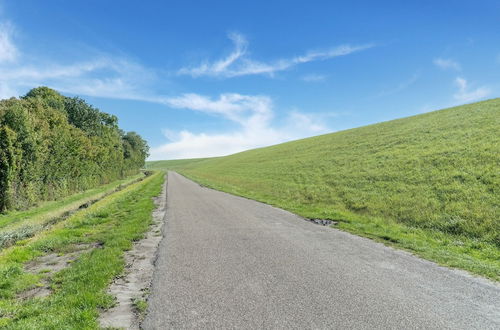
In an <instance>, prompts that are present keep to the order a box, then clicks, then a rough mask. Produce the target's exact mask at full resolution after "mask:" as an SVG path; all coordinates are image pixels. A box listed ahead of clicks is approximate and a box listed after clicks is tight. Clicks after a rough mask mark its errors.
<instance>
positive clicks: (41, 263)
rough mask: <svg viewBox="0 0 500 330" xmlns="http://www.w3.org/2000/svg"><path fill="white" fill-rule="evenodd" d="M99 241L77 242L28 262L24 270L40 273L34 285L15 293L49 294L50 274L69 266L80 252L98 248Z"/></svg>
mask: <svg viewBox="0 0 500 330" xmlns="http://www.w3.org/2000/svg"><path fill="white" fill-rule="evenodd" d="M100 246H101V244H100V243H92V244H77V245H73V246H71V247H70V248H69V252H67V253H64V254H57V253H51V254H47V255H44V256H41V257H39V258H36V259H34V260H32V261H30V262H28V263H27V264H26V265H25V266H24V270H25V271H26V272H28V273H31V274H37V275H42V278H41V280H40V282H39V283H38V284H37V286H36V287H34V288H31V289H28V290H26V291H23V292H21V293H19V294H18V295H17V298H18V299H30V298H42V297H46V296H48V295H50V294H51V293H52V290H51V288H50V280H51V278H52V276H53V275H54V274H55V273H57V272H59V271H61V270H63V269H64V268H66V267H69V265H71V263H72V262H73V261H75V260H76V259H77V258H78V257H79V256H80V255H81V254H83V253H85V252H88V251H91V250H93V249H95V248H99V247H100Z"/></svg>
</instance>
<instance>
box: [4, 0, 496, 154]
mask: <svg viewBox="0 0 500 330" xmlns="http://www.w3.org/2000/svg"><path fill="white" fill-rule="evenodd" d="M499 32H500V1H488V0H484V1H481V0H477V1H458V0H447V1H436V0H434V1H427V0H420V1H385V0H379V1H326V0H325V1H314V0H308V1H295V0H287V1H281V0H276V1H273V0H267V1H260V0H256V1H247V0H245V1H240V0H232V1H218V0H211V1H201V0H200V1H189V0H182V1H175V0H169V1H150V0H142V1H125V0H121V1H118V0H105V1H103V0H85V1H83V0H81V1H64V0H44V1H38V0H0V98H9V97H13V96H15V97H18V96H21V95H24V94H25V93H26V92H27V91H29V90H30V89H31V88H33V87H37V86H48V87H51V88H54V89H56V90H58V91H59V92H61V93H63V94H64V95H68V96H80V97H82V98H84V99H85V100H87V101H88V102H89V103H90V104H93V105H94V106H96V107H98V108H99V109H100V110H101V111H104V112H108V113H111V114H114V115H116V116H118V118H119V124H120V127H122V128H123V129H125V130H127V131H136V132H138V133H139V134H140V135H141V136H143V137H144V138H145V139H146V140H147V141H148V143H149V146H150V153H151V155H150V158H149V159H150V160H159V159H179V158H196V157H210V156H222V155H227V154H232V153H236V152H240V151H243V150H247V149H252V148H258V147H263V146H268V145H273V144H277V143H282V142H285V141H290V140H295V139H300V138H305V137H309V136H315V135H320V134H325V133H331V132H335V131H339V130H344V129H349V128H353V127H359V126H364V125H368V124H372V123H377V122H381V121H386V120H391V119H395V118H401V117H407V116H412V115H416V114H420V113H424V112H428V111H432V110H437V109H440V108H445V107H450V106H454V105H459V104H464V103H471V102H475V101H479V100H483V99H488V98H495V97H499V96H500V33H499Z"/></svg>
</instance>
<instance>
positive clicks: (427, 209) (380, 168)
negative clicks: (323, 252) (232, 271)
mask: <svg viewBox="0 0 500 330" xmlns="http://www.w3.org/2000/svg"><path fill="white" fill-rule="evenodd" d="M148 166H151V167H153V168H156V169H159V168H163V169H172V170H175V171H177V172H179V173H182V174H183V175H185V176H187V177H189V178H191V179H193V180H195V181H198V182H199V183H202V184H204V185H207V186H210V187H213V188H216V189H220V190H224V191H227V192H230V193H233V194H237V195H241V196H245V197H248V198H252V199H255V200H259V201H262V202H266V203H269V204H272V205H276V206H278V207H281V208H284V209H287V210H290V211H292V212H294V213H297V214H299V215H302V216H305V217H308V218H323V219H332V220H336V221H339V224H338V227H339V228H341V229H344V230H348V231H351V232H354V233H357V234H362V235H365V236H368V237H372V238H375V239H378V240H382V241H385V242H387V243H388V244H394V245H398V246H400V247H403V248H406V249H409V250H412V251H414V252H416V253H417V254H419V255H421V256H424V257H426V258H429V259H432V260H435V261H438V262H440V263H442V264H446V265H451V266H457V267H461V268H465V269H468V270H469V271H472V272H475V273H478V274H483V275H486V276H489V277H491V278H496V279H499V278H500V261H499V260H500V253H499V251H500V211H499V206H500V99H493V100H489V101H484V102H479V103H474V104H469V105H463V106H459V107H454V108H450V109H444V110H440V111H435V112H431V113H426V114H422V115H418V116H413V117H408V118H403V119H398V120H393V121H389V122H384V123H380V124H375V125H370V126H366V127H360V128H355V129H350V130H346V131H341V132H336V133H332V134H327V135H322V136H317V137H313V138H308V139H303V140H299V141H293V142H288V143H284V144H280V145H276V146H272V147H267V148H261V149H255V150H250V151H246V152H242V153H238V154H234V155H231V156H227V157H218V158H212V159H194V160H182V161H160V162H151V163H149V164H148Z"/></svg>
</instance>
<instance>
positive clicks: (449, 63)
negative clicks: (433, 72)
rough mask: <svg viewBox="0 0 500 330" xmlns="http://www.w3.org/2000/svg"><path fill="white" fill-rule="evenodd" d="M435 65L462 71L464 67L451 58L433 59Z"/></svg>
mask: <svg viewBox="0 0 500 330" xmlns="http://www.w3.org/2000/svg"><path fill="white" fill-rule="evenodd" d="M433 63H434V65H435V66H437V67H438V68H440V69H442V70H455V71H460V70H461V69H462V68H461V66H460V63H458V62H457V61H455V60H452V59H449V58H436V59H434V61H433Z"/></svg>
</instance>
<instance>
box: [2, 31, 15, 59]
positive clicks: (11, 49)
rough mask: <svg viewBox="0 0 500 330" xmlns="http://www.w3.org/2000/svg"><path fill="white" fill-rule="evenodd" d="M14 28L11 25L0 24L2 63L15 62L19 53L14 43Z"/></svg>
mask: <svg viewBox="0 0 500 330" xmlns="http://www.w3.org/2000/svg"><path fill="white" fill-rule="evenodd" d="M12 34H13V27H12V25H11V24H9V23H0V63H2V62H13V61H15V60H16V59H17V56H18V51H17V48H16V46H15V45H14V44H13V42H12Z"/></svg>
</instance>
